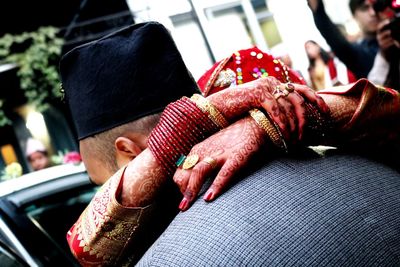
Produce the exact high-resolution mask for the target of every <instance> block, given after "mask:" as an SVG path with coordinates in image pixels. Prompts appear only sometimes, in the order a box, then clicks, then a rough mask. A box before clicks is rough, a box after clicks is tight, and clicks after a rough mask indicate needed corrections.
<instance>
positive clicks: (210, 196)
mask: <svg viewBox="0 0 400 267" xmlns="http://www.w3.org/2000/svg"><path fill="white" fill-rule="evenodd" d="M249 159H250V157H249V158H247V159H246V160H245V161H243V158H242V159H241V161H239V160H237V159H235V158H234V157H233V158H230V159H228V160H227V161H226V162H225V163H224V165H223V166H222V167H221V169H220V171H219V172H218V174H217V176H216V177H215V179H214V181H213V183H212V184H211V186H210V188H209V189H208V190H207V192H206V193H205V195H204V197H203V199H204V200H205V201H212V200H214V199H216V198H217V197H218V196H219V195H220V194H222V192H223V191H224V190H225V189H226V188H227V187H228V185H229V184H230V183H231V181H232V180H233V177H234V174H235V173H237V172H238V171H239V170H240V169H242V168H243V166H245V165H246V164H247V162H248V161H249Z"/></svg>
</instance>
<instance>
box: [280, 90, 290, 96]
mask: <svg viewBox="0 0 400 267" xmlns="http://www.w3.org/2000/svg"><path fill="white" fill-rule="evenodd" d="M282 94H283V95H284V96H288V95H289V94H290V92H289V91H288V90H286V89H285V90H284V91H283V92H282Z"/></svg>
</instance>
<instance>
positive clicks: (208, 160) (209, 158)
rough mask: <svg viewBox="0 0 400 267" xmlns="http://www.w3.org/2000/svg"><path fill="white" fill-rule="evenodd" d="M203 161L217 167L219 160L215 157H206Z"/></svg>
mask: <svg viewBox="0 0 400 267" xmlns="http://www.w3.org/2000/svg"><path fill="white" fill-rule="evenodd" d="M203 161H204V162H205V163H208V164H210V165H211V168H213V169H215V167H217V161H216V160H215V159H213V158H212V157H205V158H204V159H203Z"/></svg>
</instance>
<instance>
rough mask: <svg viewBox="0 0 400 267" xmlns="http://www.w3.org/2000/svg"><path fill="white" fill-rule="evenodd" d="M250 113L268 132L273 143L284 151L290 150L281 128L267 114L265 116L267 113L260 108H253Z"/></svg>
mask: <svg viewBox="0 0 400 267" xmlns="http://www.w3.org/2000/svg"><path fill="white" fill-rule="evenodd" d="M249 113H250V116H251V117H252V118H253V119H254V120H255V121H256V122H257V124H258V125H259V126H260V127H261V128H262V129H263V130H264V131H265V132H266V133H267V135H268V137H269V138H270V139H271V141H272V143H274V145H276V146H277V147H279V148H280V149H282V150H283V151H285V152H288V149H287V145H286V142H285V139H284V138H283V136H282V133H281V131H280V130H279V128H278V127H277V126H276V125H274V124H272V123H271V121H270V120H269V119H268V118H267V116H265V114H264V113H263V112H261V111H260V110H258V109H252V110H250V111H249Z"/></svg>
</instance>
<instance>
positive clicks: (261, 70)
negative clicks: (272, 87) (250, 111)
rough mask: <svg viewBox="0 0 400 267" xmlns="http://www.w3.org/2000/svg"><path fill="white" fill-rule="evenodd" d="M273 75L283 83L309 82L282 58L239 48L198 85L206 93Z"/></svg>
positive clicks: (204, 75) (214, 66)
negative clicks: (281, 59)
mask: <svg viewBox="0 0 400 267" xmlns="http://www.w3.org/2000/svg"><path fill="white" fill-rule="evenodd" d="M267 76H274V77H275V78H277V79H278V80H279V81H281V82H292V83H299V84H306V82H305V81H304V79H303V78H302V77H301V76H300V75H298V74H297V73H296V72H295V71H293V70H291V69H290V68H289V67H288V66H286V65H285V64H284V63H283V62H282V61H280V60H279V59H276V58H274V57H273V56H272V55H270V54H267V53H265V52H263V51H261V50H260V49H258V48H257V47H252V48H249V49H243V50H239V51H237V52H234V53H233V54H232V55H231V56H230V57H227V58H225V59H223V60H221V61H219V62H217V63H215V64H214V65H213V66H212V67H211V68H210V69H209V70H208V71H206V73H204V74H203V76H201V77H200V79H199V80H198V81H197V84H198V85H199V87H200V90H201V91H202V93H203V95H204V96H208V95H210V94H213V93H215V92H218V91H221V90H223V89H225V88H227V87H229V86H235V85H238V84H242V83H246V82H250V81H253V80H256V79H259V78H261V77H267Z"/></svg>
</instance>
